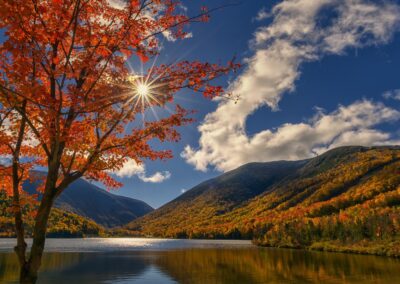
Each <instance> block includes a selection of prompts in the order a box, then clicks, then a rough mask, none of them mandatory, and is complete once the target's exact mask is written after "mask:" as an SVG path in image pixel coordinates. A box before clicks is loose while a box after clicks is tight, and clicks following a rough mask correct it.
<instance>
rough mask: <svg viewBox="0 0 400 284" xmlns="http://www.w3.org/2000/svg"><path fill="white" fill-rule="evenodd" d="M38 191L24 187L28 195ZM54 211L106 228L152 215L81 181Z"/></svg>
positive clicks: (137, 202)
mask: <svg viewBox="0 0 400 284" xmlns="http://www.w3.org/2000/svg"><path fill="white" fill-rule="evenodd" d="M37 173H38V175H43V174H44V173H42V172H37ZM36 187H37V184H35V183H25V184H24V189H25V190H26V191H28V192H29V193H35V192H36ZM55 207H56V208H59V209H62V210H63V211H68V212H71V213H75V214H77V215H80V216H83V217H86V218H90V219H92V220H93V221H95V222H96V223H98V224H100V225H102V226H104V227H107V228H112V227H117V226H121V225H125V224H127V223H129V222H130V221H132V220H134V219H136V218H138V217H140V216H143V215H145V214H147V213H149V212H151V211H153V208H152V207H151V206H149V205H148V204H147V203H145V202H143V201H140V200H136V199H133V198H129V197H125V196H119V195H115V194H112V193H110V192H107V191H106V190H104V189H101V188H99V187H97V186H95V185H94V184H91V183H89V182H87V181H86V180H84V179H78V180H77V181H76V182H74V183H73V184H71V185H70V186H69V187H68V188H67V189H65V191H64V192H63V193H62V194H61V195H60V196H59V197H58V198H57V199H56V201H55Z"/></svg>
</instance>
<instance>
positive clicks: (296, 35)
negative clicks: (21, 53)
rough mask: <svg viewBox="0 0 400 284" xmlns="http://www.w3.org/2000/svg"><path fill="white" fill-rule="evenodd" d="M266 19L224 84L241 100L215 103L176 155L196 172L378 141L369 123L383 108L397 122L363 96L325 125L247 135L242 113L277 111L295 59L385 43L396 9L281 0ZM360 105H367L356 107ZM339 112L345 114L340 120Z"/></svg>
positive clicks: (293, 75)
mask: <svg viewBox="0 0 400 284" xmlns="http://www.w3.org/2000/svg"><path fill="white" fill-rule="evenodd" d="M326 13H330V14H336V15H337V16H336V17H334V18H333V19H330V20H329V21H328V20H326V19H325V20H323V19H322V18H321V15H322V14H325V15H326ZM272 16H273V17H274V19H273V22H272V24H271V25H269V26H266V27H262V28H259V29H258V30H257V31H256V32H255V34H254V39H253V41H252V47H253V48H254V55H253V56H252V57H250V58H248V59H247V61H246V62H247V65H248V66H247V68H246V70H245V71H244V72H243V73H242V74H241V76H239V77H238V78H237V79H236V81H234V82H233V83H232V84H231V86H230V90H229V91H230V92H231V93H233V94H240V96H241V98H240V100H239V101H238V102H237V104H235V103H234V102H231V101H220V102H219V105H218V108H217V109H216V111H215V112H213V113H210V114H208V115H207V116H206V118H205V120H204V122H203V123H202V125H200V126H199V131H200V133H201V137H200V140H199V149H193V148H192V147H190V146H187V147H186V148H185V151H184V152H183V153H182V157H184V158H185V159H186V160H187V161H188V162H189V163H190V164H192V165H194V166H195V167H196V169H198V170H203V171H204V170H206V169H207V167H208V166H210V165H212V166H215V167H216V168H217V169H219V170H222V171H226V170H229V169H232V168H234V167H237V166H239V165H241V164H243V163H246V162H249V161H270V160H275V159H283V158H285V159H297V158H302V157H309V156H310V155H311V153H312V151H314V150H318V144H319V143H321V144H322V145H321V147H320V148H321V149H322V148H327V147H329V146H330V145H340V143H346V141H353V143H356V142H357V143H361V144H366V143H369V144H374V143H378V142H381V141H382V137H383V136H385V135H386V136H387V135H388V134H385V133H381V132H379V131H376V130H372V129H370V127H372V126H374V125H376V124H379V123H381V122H385V121H387V120H388V118H387V114H388V113H391V118H390V119H396V116H397V113H396V112H394V111H393V110H391V109H389V108H386V107H384V106H383V105H381V104H374V103H372V102H369V101H363V102H357V103H355V104H353V105H350V106H348V107H340V108H339V109H338V110H337V112H338V113H336V114H335V113H333V114H331V115H328V116H327V117H325V116H324V117H320V119H322V121H321V122H319V123H324V121H327V120H329V119H332V120H333V123H334V124H332V125H330V126H329V127H327V128H324V127H322V126H318V124H316V122H313V123H311V124H304V123H300V124H285V125H282V126H281V127H280V128H279V129H278V130H277V131H275V132H272V131H271V130H264V131H261V132H259V133H257V134H256V135H254V136H252V137H249V136H247V134H246V130H245V129H246V119H247V117H248V116H249V115H251V114H252V113H254V112H255V111H256V110H257V109H259V108H260V107H263V106H269V107H270V108H272V109H277V108H278V103H279V101H280V100H281V97H282V95H283V94H284V93H285V92H290V91H293V90H294V89H295V81H296V80H297V79H298V78H299V76H300V66H301V64H302V63H304V62H308V61H315V60H318V59H320V58H322V57H323V56H324V55H327V54H343V53H345V51H346V50H347V49H348V48H354V47H357V48H361V47H364V46H368V45H376V44H382V43H386V42H387V41H389V40H390V39H391V37H392V35H393V33H394V32H395V31H396V30H397V29H398V26H399V23H400V7H399V6H398V5H395V4H392V3H390V2H388V1H374V2H372V1H366V0H365V1H364V0H285V1H282V2H281V3H279V4H277V5H276V6H275V7H274V8H273V10H272ZM360 106H361V107H368V108H367V109H365V110H364V111H363V110H362V109H359V107H360ZM365 111H370V112H371V114H372V116H373V117H371V115H370V114H369V113H367V112H365ZM346 113H347V116H346V117H347V118H346V119H341V118H343V117H344V116H345V114H346ZM360 118H362V119H360ZM335 119H336V120H337V121H336V120H335ZM364 119H366V121H362V120H364ZM318 121H319V120H318ZM339 123H344V124H345V127H344V128H343V127H342V126H341V125H338V124H339ZM365 123H367V124H365ZM321 131H325V132H327V133H321ZM323 134H324V135H323ZM386 136H385V137H386ZM353 138H354V139H353ZM356 138H357V139H356ZM282 141H287V142H289V141H290V143H283V142H282ZM281 144H282V146H280V145H281ZM278 146H279V147H278ZM283 146H284V147H283Z"/></svg>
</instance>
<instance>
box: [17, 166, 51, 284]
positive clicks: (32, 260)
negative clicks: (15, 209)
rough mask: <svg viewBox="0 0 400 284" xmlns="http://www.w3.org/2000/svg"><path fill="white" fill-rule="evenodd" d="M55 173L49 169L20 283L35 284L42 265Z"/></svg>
mask: <svg viewBox="0 0 400 284" xmlns="http://www.w3.org/2000/svg"><path fill="white" fill-rule="evenodd" d="M57 177H58V174H57V171H55V170H52V169H49V172H48V175H47V179H46V186H45V190H44V194H43V197H42V200H41V202H40V206H39V209H38V212H37V215H36V219H35V227H34V230H33V242H32V247H31V252H30V256H29V260H28V261H27V262H26V263H25V265H22V266H21V273H20V283H21V284H22V283H23V284H35V283H36V281H37V277H38V271H39V268H40V266H41V263H42V255H43V250H44V245H45V241H46V231H47V221H48V219H49V215H50V211H51V208H52V206H53V201H54V199H55V189H56V182H57Z"/></svg>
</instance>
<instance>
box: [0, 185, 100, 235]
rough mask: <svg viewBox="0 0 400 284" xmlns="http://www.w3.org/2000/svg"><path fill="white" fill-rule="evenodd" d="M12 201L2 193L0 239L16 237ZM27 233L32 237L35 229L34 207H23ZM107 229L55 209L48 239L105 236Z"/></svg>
mask: <svg viewBox="0 0 400 284" xmlns="http://www.w3.org/2000/svg"><path fill="white" fill-rule="evenodd" d="M11 208H12V200H11V198H10V197H7V196H6V194H5V193H4V191H0V237H15V223H14V216H13V214H12V211H11ZM22 211H23V214H24V225H25V233H26V235H27V236H28V237H32V234H33V227H34V217H33V216H34V214H35V210H34V207H33V206H32V205H30V204H27V205H25V206H24V207H23V210H22ZM104 235H105V229H104V228H103V227H102V226H100V225H98V224H96V223H95V222H94V221H92V220H90V219H88V218H85V217H82V216H78V215H76V214H73V213H70V212H66V211H63V210H60V209H57V208H53V209H52V211H51V213H50V218H49V226H48V230H47V237H86V236H104Z"/></svg>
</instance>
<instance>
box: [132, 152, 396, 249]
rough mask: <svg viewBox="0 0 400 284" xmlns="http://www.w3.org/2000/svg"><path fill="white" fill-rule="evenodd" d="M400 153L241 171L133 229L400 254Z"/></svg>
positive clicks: (333, 155) (332, 156) (326, 157)
mask: <svg viewBox="0 0 400 284" xmlns="http://www.w3.org/2000/svg"><path fill="white" fill-rule="evenodd" d="M399 205H400V148H399V147H372V148H366V147H341V148H337V149H334V150H331V151H328V152H327V153H325V154H323V155H321V156H319V157H316V158H313V159H310V160H307V161H298V162H272V163H257V164H248V165H245V166H242V167H240V168H238V169H236V170H234V171H232V172H229V173H226V174H223V175H221V176H220V177H218V178H215V179H212V180H209V181H206V182H204V183H202V184H200V185H199V186H196V187H195V188H193V189H192V190H190V191H188V192H187V193H185V194H184V195H182V196H181V197H179V198H177V199H175V200H174V201H172V202H170V203H169V204H167V205H165V206H163V207H161V208H160V209H158V210H156V211H154V212H152V213H150V214H148V215H146V216H144V217H142V218H139V219H137V220H135V221H134V222H132V223H130V224H129V225H128V228H129V229H130V230H132V231H133V232H135V233H137V234H142V235H151V236H163V237H190V238H252V239H254V241H255V242H256V243H258V244H260V245H268V246H285V247H310V246H311V247H313V248H316V249H330V250H352V251H359V252H371V253H377V254H395V255H399V254H400V246H399V234H400V225H399V223H400V207H399Z"/></svg>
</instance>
